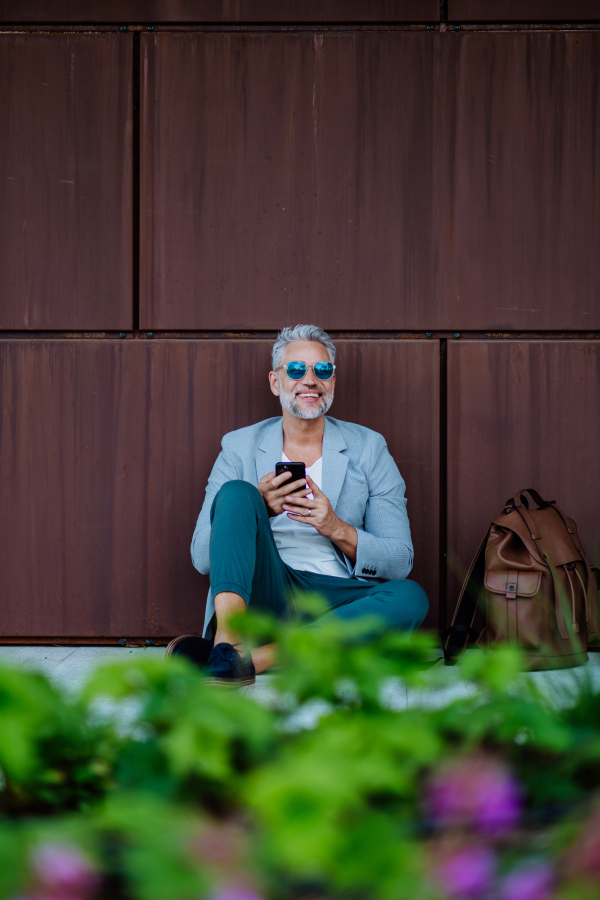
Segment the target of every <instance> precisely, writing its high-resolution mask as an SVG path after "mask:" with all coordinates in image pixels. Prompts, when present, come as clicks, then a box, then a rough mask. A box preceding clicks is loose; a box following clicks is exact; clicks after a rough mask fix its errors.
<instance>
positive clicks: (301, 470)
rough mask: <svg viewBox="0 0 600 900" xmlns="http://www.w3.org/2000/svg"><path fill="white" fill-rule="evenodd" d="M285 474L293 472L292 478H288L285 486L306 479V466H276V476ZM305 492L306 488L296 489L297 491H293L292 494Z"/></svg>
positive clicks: (280, 463)
mask: <svg viewBox="0 0 600 900" xmlns="http://www.w3.org/2000/svg"><path fill="white" fill-rule="evenodd" d="M284 472H291V473H292V477H291V478H288V480H287V481H284V482H283V484H290V483H291V482H292V481H299V480H300V478H304V479H306V466H305V465H304V463H293V462H289V463H286V462H278V463H277V464H276V465H275V475H283V473H284ZM282 486H283V485H282ZM303 490H304V487H299V488H296V490H295V491H292V494H295V493H296V492H297V491H303Z"/></svg>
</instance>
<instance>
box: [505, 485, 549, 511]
mask: <svg viewBox="0 0 600 900" xmlns="http://www.w3.org/2000/svg"><path fill="white" fill-rule="evenodd" d="M523 494H529V496H530V497H531V499H532V500H533V501H534V503H537V505H538V506H539V507H540V509H541V508H542V507H544V506H552V504H553V503H554V500H542V498H541V497H540V495H539V494H538V492H537V491H534V489H533V488H522V489H521V490H520V491H517V493H516V494H515V496H514V497H513V499H512V505H513V506H515V507H516V508H519V507H521V505H524V506H525V507H526V508H528V504H527V500H525V499H524V498H523ZM508 502H509V503H510V502H511V501H510V500H509V501H508Z"/></svg>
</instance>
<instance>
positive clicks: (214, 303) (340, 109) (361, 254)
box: [140, 33, 437, 330]
mask: <svg viewBox="0 0 600 900" xmlns="http://www.w3.org/2000/svg"><path fill="white" fill-rule="evenodd" d="M142 52H143V79H142V134H143V139H142V172H141V177H142V189H141V197H142V208H141V240H140V246H141V250H142V265H141V278H142V281H141V300H140V307H141V313H140V321H141V325H142V327H143V328H154V329H221V328H269V329H276V328H278V327H280V324H281V322H283V321H286V322H287V321H292V320H297V319H298V318H303V317H305V312H304V311H305V310H306V305H307V303H309V304H311V305H314V306H316V307H317V308H318V310H319V320H320V322H321V324H322V325H323V327H325V328H334V329H365V330H371V329H378V330H380V329H389V328H406V327H414V324H415V321H416V320H419V322H420V326H421V327H424V326H423V322H425V321H426V320H427V321H430V320H429V319H428V316H427V312H426V306H427V302H428V298H429V297H430V296H431V295H432V294H433V293H434V289H435V272H436V267H435V265H432V262H433V259H434V255H435V245H436V240H435V234H436V231H437V221H436V219H435V216H434V215H433V214H432V208H433V202H434V201H433V187H434V185H433V182H432V171H433V168H434V167H433V161H432V154H433V134H432V127H433V126H432V123H433V109H434V102H435V99H434V90H433V82H434V52H435V42H434V41H432V40H431V39H428V38H427V36H426V35H412V34H406V33H404V34H402V33H400V34H385V33H383V34H381V33H376V34H362V33H355V34H343V35H337V34H335V35H327V34H325V35H324V34H293V35H289V34H259V35H253V34H244V35H223V34H191V35H190V34H188V35H157V36H151V35H143V36H142ZM274 73H277V76H276V77H274ZM184 86H185V88H184ZM225 109H226V110H227V114H226V115H224V114H223V110H225Z"/></svg>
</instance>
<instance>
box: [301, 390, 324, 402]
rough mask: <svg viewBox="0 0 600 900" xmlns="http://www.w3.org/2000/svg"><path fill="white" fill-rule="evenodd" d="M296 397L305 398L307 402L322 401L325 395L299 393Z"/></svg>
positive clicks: (313, 392)
mask: <svg viewBox="0 0 600 900" xmlns="http://www.w3.org/2000/svg"><path fill="white" fill-rule="evenodd" d="M295 396H296V397H304V399H305V400H320V399H321V397H322V396H323V394H322V393H321V392H320V391H298V392H297V393H296V395H295Z"/></svg>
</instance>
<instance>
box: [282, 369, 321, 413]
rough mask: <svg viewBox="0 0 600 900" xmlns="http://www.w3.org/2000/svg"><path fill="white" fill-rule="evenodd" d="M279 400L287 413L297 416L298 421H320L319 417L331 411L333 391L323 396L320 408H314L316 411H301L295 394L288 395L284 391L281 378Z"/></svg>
mask: <svg viewBox="0 0 600 900" xmlns="http://www.w3.org/2000/svg"><path fill="white" fill-rule="evenodd" d="M279 400H280V401H281V405H282V407H283V408H284V409H285V411H286V412H289V413H291V414H292V415H293V416H296V418H297V419H318V418H319V416H324V415H326V414H327V413H328V412H329V410H330V409H331V404H332V403H333V391H331V393H329V394H323V396H322V398H321V402H320V404H319V406H316V407H314V409H301V408H300V406H299V405H298V402H297V400H296V397H295V396H294V394H293V393H288V392H287V391H285V390H284V389H283V386H282V384H281V377H280V378H279Z"/></svg>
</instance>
